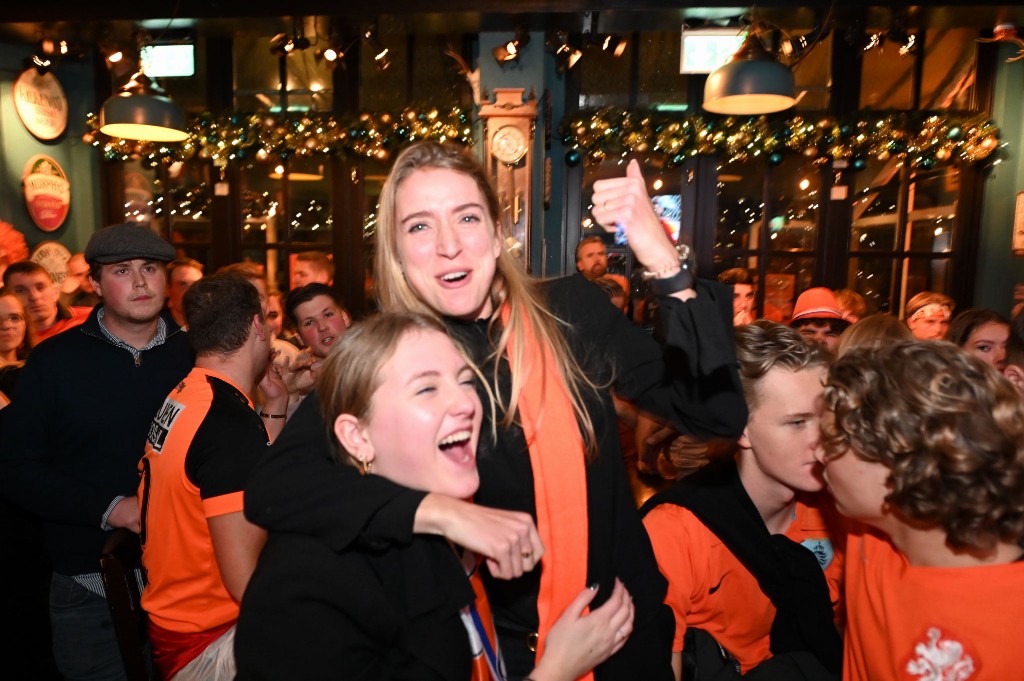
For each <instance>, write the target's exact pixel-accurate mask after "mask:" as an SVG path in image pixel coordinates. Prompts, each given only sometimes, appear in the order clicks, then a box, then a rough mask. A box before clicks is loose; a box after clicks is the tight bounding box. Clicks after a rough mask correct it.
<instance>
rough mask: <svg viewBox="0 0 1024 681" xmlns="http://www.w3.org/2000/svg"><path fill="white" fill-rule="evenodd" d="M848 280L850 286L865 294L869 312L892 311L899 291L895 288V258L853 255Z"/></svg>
mask: <svg viewBox="0 0 1024 681" xmlns="http://www.w3.org/2000/svg"><path fill="white" fill-rule="evenodd" d="M846 280H847V282H848V284H847V285H848V286H849V288H851V289H852V290H854V291H856V292H857V293H859V294H861V295H862V296H864V302H865V303H866V305H867V312H868V314H872V313H874V312H892V311H893V310H892V309H891V308H892V301H893V300H894V299H895V298H896V296H897V294H898V293H899V292H898V291H897V289H896V288H895V282H896V261H895V260H894V259H893V258H886V257H880V258H874V257H870V256H852V257H851V258H850V262H849V267H848V271H847V276H846Z"/></svg>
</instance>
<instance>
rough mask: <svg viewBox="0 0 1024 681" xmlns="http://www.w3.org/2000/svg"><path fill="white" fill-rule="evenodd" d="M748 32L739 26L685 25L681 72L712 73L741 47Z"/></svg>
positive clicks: (680, 61)
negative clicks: (707, 26) (687, 26)
mask: <svg viewBox="0 0 1024 681" xmlns="http://www.w3.org/2000/svg"><path fill="white" fill-rule="evenodd" d="M744 38H746V33H745V32H744V31H743V30H741V29H739V28H735V27H734V28H686V27H685V26H684V27H683V35H682V47H681V49H680V50H679V54H680V57H679V73H711V72H712V71H714V70H715V69H717V68H718V67H719V66H721V65H722V64H724V63H725V62H726V61H728V60H729V57H731V56H732V55H733V54H734V53H735V52H736V50H738V49H739V47H740V44H742V43H743V39H744Z"/></svg>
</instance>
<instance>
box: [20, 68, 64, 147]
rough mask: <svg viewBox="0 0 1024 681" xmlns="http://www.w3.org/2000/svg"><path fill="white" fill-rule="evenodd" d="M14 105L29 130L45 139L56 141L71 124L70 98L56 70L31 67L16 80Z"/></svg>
mask: <svg viewBox="0 0 1024 681" xmlns="http://www.w3.org/2000/svg"><path fill="white" fill-rule="evenodd" d="M14 108H15V110H16V111H17V112H18V118H20V119H21V123H22V125H24V126H25V129H26V130H28V131H29V132H30V133H32V134H33V135H34V136H35V137H36V138H38V139H41V140H54V139H57V138H58V137H60V136H61V135H63V134H64V131H65V130H67V127H68V98H67V96H66V95H65V94H64V88H62V87H61V86H60V81H59V80H57V77H56V76H54V75H53V74H52V73H44V74H40V73H39V72H38V71H36V70H35V69H28V70H27V71H25V72H24V73H22V74H21V75H20V76H18V80H16V81H14Z"/></svg>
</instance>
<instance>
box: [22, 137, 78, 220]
mask: <svg viewBox="0 0 1024 681" xmlns="http://www.w3.org/2000/svg"><path fill="white" fill-rule="evenodd" d="M21 184H22V188H23V190H24V192H25V205H26V206H27V207H28V214H29V216H31V218H32V222H34V223H35V224H36V227H38V228H39V229H41V230H43V231H44V232H52V231H54V230H55V229H57V228H58V227H60V226H61V225H62V224H64V220H65V219H66V218H67V216H68V209H69V208H70V207H71V183H70V182H68V178H67V175H65V174H64V169H63V168H61V167H60V164H59V163H57V162H56V161H55V160H53V159H52V158H50V157H49V156H44V155H43V154H37V155H35V156H33V157H32V158H30V159H29V160H28V163H26V164H25V172H24V173H23V174H22V179H21Z"/></svg>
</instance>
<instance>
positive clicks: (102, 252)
mask: <svg viewBox="0 0 1024 681" xmlns="http://www.w3.org/2000/svg"><path fill="white" fill-rule="evenodd" d="M177 254H178V252H177V251H176V250H175V249H174V246H172V245H170V244H169V243H167V242H166V241H164V240H163V239H161V238H160V237H159V236H157V235H156V233H154V232H153V230H151V229H149V228H148V227H143V226H142V225H134V224H130V223H129V224H123V225H110V226H109V227H104V228H103V229H101V230H99V231H97V232H94V233H93V235H92V237H91V238H90V239H89V243H88V244H87V245H86V247H85V261H86V262H87V263H89V264H90V265H92V264H94V263H98V264H100V265H106V264H109V263H112V262H121V261H122V260H136V259H142V260H158V261H160V262H170V261H171V260H174V258H175V257H176V256H177Z"/></svg>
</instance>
